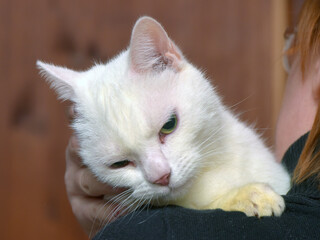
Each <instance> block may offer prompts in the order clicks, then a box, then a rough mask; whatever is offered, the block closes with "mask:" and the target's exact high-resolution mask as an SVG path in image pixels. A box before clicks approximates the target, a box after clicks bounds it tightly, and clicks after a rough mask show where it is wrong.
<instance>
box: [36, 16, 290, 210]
mask: <svg viewBox="0 0 320 240" xmlns="http://www.w3.org/2000/svg"><path fill="white" fill-rule="evenodd" d="M141 29H143V30H141ZM136 31H143V32H142V33H141V32H136ZM148 31H151V32H152V34H150V35H148ZM157 38H161V39H157ZM142 43H147V44H142ZM158 44H160V45H161V46H160V47H159V45H158ZM155 45H156V46H155ZM163 46H166V47H163ZM159 49H160V50H159ZM38 66H39V67H40V68H41V69H42V72H44V73H45V75H46V76H47V77H48V76H49V81H50V82H52V85H53V87H54V88H58V94H59V96H60V97H61V98H63V99H66V98H69V99H71V100H72V101H74V103H75V106H76V111H77V113H78V117H77V119H75V121H74V123H73V124H72V126H73V129H74V130H75V132H76V133H77V135H78V137H79V142H80V149H81V152H80V154H81V157H82V159H83V162H84V164H86V165H87V166H88V167H89V168H90V169H91V170H92V172H93V173H94V174H95V175H96V176H97V177H98V178H99V179H100V180H101V181H103V182H106V183H109V184H111V185H113V186H118V187H127V188H130V196H129V197H128V198H127V199H122V198H119V199H120V200H121V199H122V201H128V203H130V200H132V199H133V200H137V201H140V202H141V203H143V202H148V201H155V200H157V202H160V204H165V203H174V204H179V205H182V206H185V207H192V208H197V209H202V208H205V206H207V205H208V204H209V203H210V202H212V201H214V200H215V199H216V198H218V197H219V196H221V195H222V194H224V193H226V192H227V191H229V190H230V189H232V188H235V187H240V186H243V185H245V184H247V183H252V182H263V183H268V184H270V185H271V186H272V187H273V189H274V190H275V191H276V192H277V193H279V194H284V193H286V191H287V190H288V188H289V176H288V174H287V173H286V172H285V170H284V169H283V168H282V166H281V165H279V164H278V163H276V162H275V160H274V157H273V155H272V153H271V152H270V151H269V150H268V149H267V148H266V147H265V145H264V143H263V142H262V140H261V139H260V138H259V137H258V136H257V134H256V133H254V131H253V130H252V129H251V128H249V127H248V126H246V125H245V124H243V123H241V122H240V121H239V120H238V119H237V118H236V117H235V116H234V115H233V114H232V113H231V112H230V111H229V110H228V109H227V108H226V107H224V106H223V104H222V103H221V100H220V97H219V96H218V95H217V93H216V92H215V90H214V88H213V87H212V86H211V85H210V83H209V81H208V80H207V79H206V78H205V77H204V76H203V74H202V73H201V72H200V71H199V70H198V69H196V68H195V67H194V66H193V65H191V64H190V63H188V62H187V60H185V59H184V58H183V56H182V54H181V52H180V50H179V49H178V48H177V47H176V46H175V45H174V44H173V43H172V41H171V40H170V39H169V38H168V37H167V35H166V33H165V32H164V30H163V29H162V27H161V25H160V24H158V23H157V22H155V20H153V19H151V18H146V17H145V18H142V19H140V20H139V21H138V23H137V24H136V26H135V28H134V31H133V34H132V39H131V45H130V47H129V49H128V50H126V51H124V52H122V53H120V54H119V55H118V56H116V57H115V58H114V59H112V60H111V61H110V62H108V63H107V64H97V65H96V66H94V67H92V68H91V69H90V70H88V71H85V72H82V73H77V74H74V71H71V70H70V72H68V71H67V70H66V69H62V68H61V69H60V70H61V71H59V68H57V67H54V66H52V65H47V64H43V63H41V62H38ZM159 66H160V68H159ZM69 76H72V77H73V79H72V81H71V80H70V78H69ZM173 111H175V112H176V113H177V116H178V119H179V121H178V127H177V129H176V130H175V131H174V132H173V133H172V134H170V135H168V136H167V137H166V140H165V143H164V144H162V143H161V142H160V141H159V131H160V129H161V128H162V126H163V125H164V124H165V123H166V121H167V120H168V118H169V117H170V115H171V114H172V112H173ZM124 159H128V160H130V161H132V162H133V163H134V165H130V166H127V167H124V168H121V169H111V168H110V167H109V166H110V165H111V164H112V163H115V162H118V161H121V160H124ZM168 168H169V170H170V171H171V176H170V183H169V185H168V186H161V185H157V184H153V183H152V182H153V181H154V180H155V179H157V178H159V177H161V176H162V175H163V174H164V173H165V172H166V171H168Z"/></svg>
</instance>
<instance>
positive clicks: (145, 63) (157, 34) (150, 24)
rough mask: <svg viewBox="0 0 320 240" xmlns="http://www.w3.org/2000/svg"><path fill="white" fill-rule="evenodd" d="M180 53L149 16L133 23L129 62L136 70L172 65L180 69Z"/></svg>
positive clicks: (143, 70) (148, 69) (145, 70)
mask: <svg viewBox="0 0 320 240" xmlns="http://www.w3.org/2000/svg"><path fill="white" fill-rule="evenodd" d="M181 62H182V54H181V52H180V50H179V49H178V48H177V47H176V46H175V44H174V43H173V42H172V41H171V40H170V39H169V37H168V35H167V33H166V32H165V30H164V29H163V28H162V26H161V25H160V24H159V23H158V22H157V21H156V20H154V19H152V18H150V17H142V18H140V19H139V20H138V21H137V23H136V24H135V26H134V28H133V31H132V36H131V43H130V64H131V67H132V68H133V70H134V71H136V72H147V71H150V70H153V69H155V68H157V67H158V68H159V67H160V68H164V67H167V66H168V67H172V68H174V69H175V70H180V66H181Z"/></svg>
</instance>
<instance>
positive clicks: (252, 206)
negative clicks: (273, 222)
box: [216, 183, 285, 217]
mask: <svg viewBox="0 0 320 240" xmlns="http://www.w3.org/2000/svg"><path fill="white" fill-rule="evenodd" d="M225 200H226V201H223V199H220V202H221V204H220V206H216V207H218V208H222V209H223V210H226V211H241V212H244V213H245V214H246V215H247V216H256V217H263V216H280V215H281V214H282V213H283V211H284V209H285V203H284V200H283V198H282V197H281V196H280V195H279V194H277V193H276V192H275V191H274V190H273V189H272V188H271V187H270V186H269V185H268V184H264V183H252V184H247V185H245V186H243V187H240V188H238V189H233V190H232V191H230V193H228V194H226V196H225Z"/></svg>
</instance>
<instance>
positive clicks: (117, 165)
mask: <svg viewBox="0 0 320 240" xmlns="http://www.w3.org/2000/svg"><path fill="white" fill-rule="evenodd" d="M130 163H131V162H130V161H129V160H123V161H119V162H115V163H114V164H112V165H110V167H111V168H113V169H118V168H123V167H126V166H128V165H129V164H130Z"/></svg>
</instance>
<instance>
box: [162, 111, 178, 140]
mask: <svg viewBox="0 0 320 240" xmlns="http://www.w3.org/2000/svg"><path fill="white" fill-rule="evenodd" d="M177 124H178V118H177V115H176V114H172V115H171V117H170V119H169V120H168V121H167V122H166V123H165V124H164V125H163V127H162V128H161V130H160V134H164V135H168V134H170V133H172V132H173V131H174V130H175V129H176V127H177Z"/></svg>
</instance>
